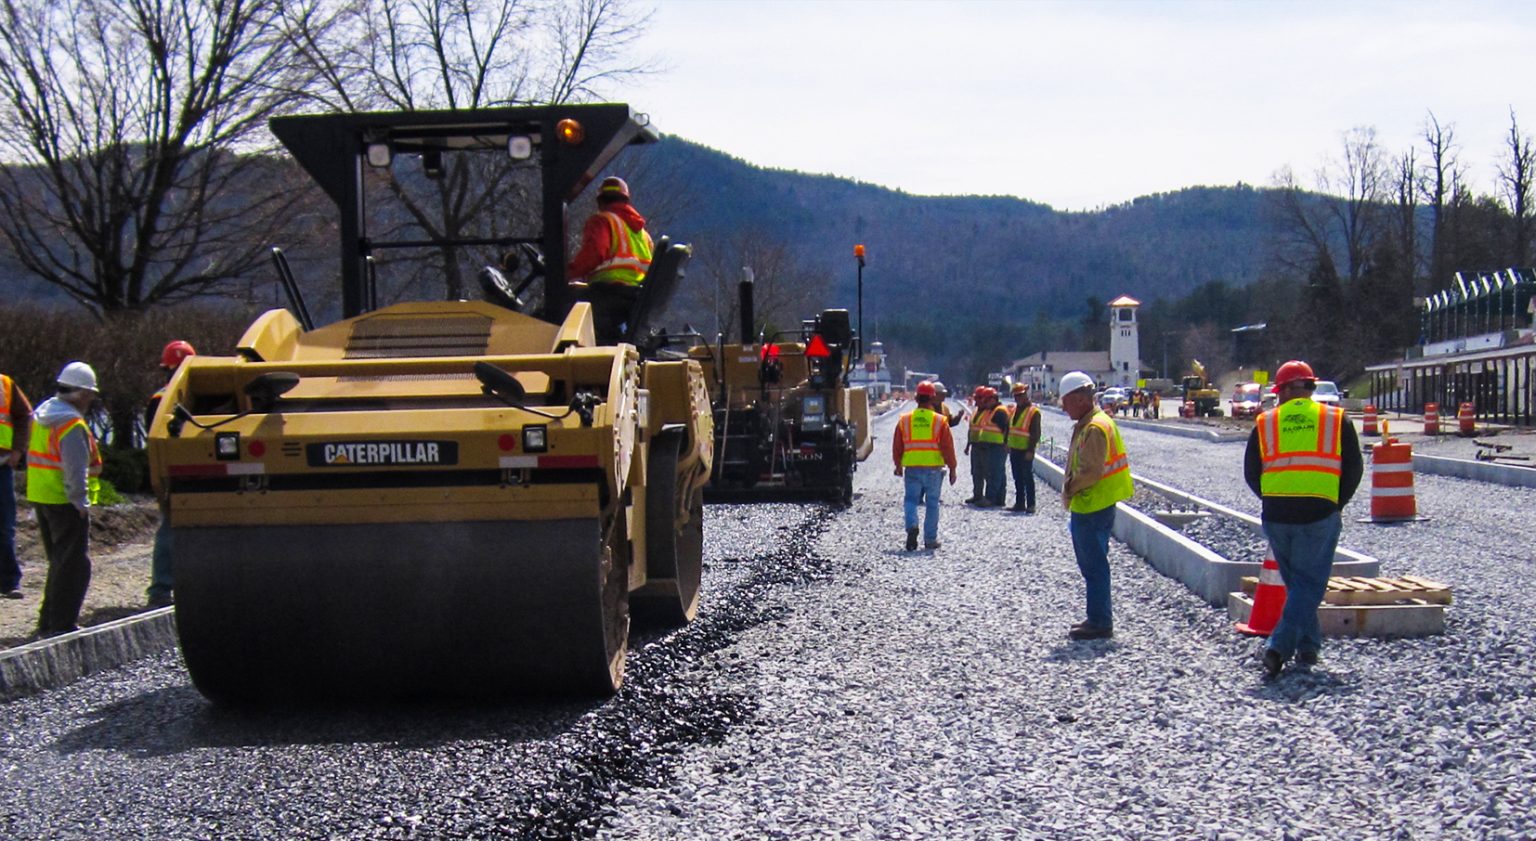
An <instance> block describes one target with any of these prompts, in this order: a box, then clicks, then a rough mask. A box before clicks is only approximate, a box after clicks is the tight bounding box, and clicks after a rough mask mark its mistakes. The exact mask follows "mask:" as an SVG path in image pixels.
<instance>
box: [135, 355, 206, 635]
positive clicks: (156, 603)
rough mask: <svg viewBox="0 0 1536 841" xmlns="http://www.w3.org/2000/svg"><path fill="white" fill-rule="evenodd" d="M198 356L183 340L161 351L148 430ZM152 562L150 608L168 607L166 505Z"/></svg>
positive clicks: (146, 418)
mask: <svg viewBox="0 0 1536 841" xmlns="http://www.w3.org/2000/svg"><path fill="white" fill-rule="evenodd" d="M196 355H197V351H196V350H195V349H193V347H192V345H191V343H190V342H185V341H182V340H181V339H177V340H175V341H173V342H170V343H169V344H167V345H166V346H165V348H164V349H163V350H161V351H160V370H161V371H162V372H164V374H165V385H162V386H160V388H159V389H158V390H156V391H155V393H154V394H152V395H150V398H149V403H148V404H147V405H146V406H145V407H144V428H145V429H148V428H149V427H150V426H151V425H152V424H153V423H154V420H155V412H157V411H159V409H160V401H161V400H162V399H164V397H165V386H166V385H170V382H171V377H174V376H175V375H176V369H177V368H180V367H181V362H182V360H184V359H186V358H187V357H189V356H196ZM149 558H150V560H149V589H148V590H147V591H145V594H144V595H145V598H146V599H147V600H148V603H149V606H150V607H165V606H166V605H169V604H171V603H172V602H173V601H174V600H175V598H174V596H173V594H172V590H173V589H174V587H175V583H176V582H175V576H174V574H173V569H172V563H171V511H170V509H169V508H167V507H166V506H165V504H164V503H161V505H160V526H159V528H157V529H155V549H154V552H153V553H152V554H151V555H150V556H149Z"/></svg>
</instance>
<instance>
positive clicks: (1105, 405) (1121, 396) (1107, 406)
mask: <svg viewBox="0 0 1536 841" xmlns="http://www.w3.org/2000/svg"><path fill="white" fill-rule="evenodd" d="M1129 401H1130V398H1129V397H1127V396H1126V394H1125V389H1123V388H1118V387H1117V388H1106V389H1104V391H1103V392H1101V393H1100V394H1099V407H1100V408H1102V409H1103V410H1104V411H1106V412H1114V411H1117V410H1119V409H1120V408H1121V407H1122V406H1124V405H1125V404H1126V403H1128V402H1129Z"/></svg>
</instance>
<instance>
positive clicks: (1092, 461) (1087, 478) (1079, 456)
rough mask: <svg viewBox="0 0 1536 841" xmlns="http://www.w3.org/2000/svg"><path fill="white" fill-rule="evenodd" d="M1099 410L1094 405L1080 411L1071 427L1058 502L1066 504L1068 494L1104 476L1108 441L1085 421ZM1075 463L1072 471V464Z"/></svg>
mask: <svg viewBox="0 0 1536 841" xmlns="http://www.w3.org/2000/svg"><path fill="white" fill-rule="evenodd" d="M1098 411H1100V410H1099V408H1098V407H1094V408H1093V409H1092V410H1090V411H1089V412H1088V413H1087V414H1085V415H1083V416H1082V418H1080V419H1079V420H1078V421H1077V423H1076V424H1075V425H1074V426H1073V427H1072V446H1071V448H1070V449H1069V450H1067V477H1066V481H1065V482H1064V483H1063V484H1062V486H1061V504H1062V505H1063V506H1070V505H1071V504H1072V497H1074V496H1076V495H1077V493H1078V492H1079V491H1081V490H1083V489H1084V488H1091V487H1093V486H1094V485H1095V484H1097V483H1098V481H1099V480H1100V479H1102V478H1103V477H1104V455H1105V452H1106V451H1108V449H1109V441H1107V440H1106V439H1105V438H1104V431H1103V430H1101V429H1099V428H1098V427H1096V426H1093V425H1091V424H1089V423H1088V422H1089V421H1090V420H1092V419H1093V416H1094V413H1096V412H1098ZM1074 464H1076V465H1078V469H1077V471H1076V472H1074V471H1073V470H1072V465H1074Z"/></svg>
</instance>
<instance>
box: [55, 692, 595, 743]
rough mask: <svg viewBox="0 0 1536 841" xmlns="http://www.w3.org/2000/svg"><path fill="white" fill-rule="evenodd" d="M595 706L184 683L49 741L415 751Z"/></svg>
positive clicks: (539, 725)
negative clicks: (233, 696) (291, 702)
mask: <svg viewBox="0 0 1536 841" xmlns="http://www.w3.org/2000/svg"><path fill="white" fill-rule="evenodd" d="M599 706H601V703H600V702H595V701H580V702H574V701H558V702H551V701H548V700H542V701H541V700H539V699H527V700H519V701H515V702H512V703H510V704H508V703H503V704H499V705H495V706H491V705H489V704H473V703H467V702H466V703H438V704H407V703H398V704H379V705H347V706H318V707H317V706H314V705H308V706H302V707H298V706H295V707H275V708H273V707H269V708H263V709H240V708H235V707H220V706H215V705H214V704H212V703H209V702H208V700H207V699H205V698H203V696H202V695H201V694H199V693H198V691H197V690H196V689H195V688H193V687H192V686H189V685H184V686H173V687H167V688H165V689H157V690H155V691H153V692H146V693H144V694H142V695H137V696H134V697H132V698H128V699H125V700H122V701H119V702H117V703H114V704H108V705H106V706H103V707H100V708H98V709H96V710H94V711H92V713H91V719H92V721H91V723H90V724H88V725H86V726H84V727H81V728H78V729H76V730H74V731H72V732H70V733H67V734H65V735H64V736H63V737H61V738H60V739H59V740H58V742H57V743H56V744H55V746H54V747H55V749H56V750H57V751H58V752H60V753H65V754H69V753H77V752H81V751H91V750H103V749H105V750H116V751H122V752H124V753H132V754H138V755H141V756H166V755H172V754H178V753H182V752H184V751H189V750H199V749H205V748H231V747H276V746H287V745H330V744H388V745H390V746H394V747H398V748H399V749H401V750H417V749H421V748H431V747H435V746H438V745H442V744H447V743H452V742H458V741H465V740H471V741H472V740H485V739H496V740H501V741H510V742H522V741H529V740H535V739H548V738H553V737H556V736H558V735H560V734H561V733H564V732H566V731H568V730H569V729H570V728H571V727H572V726H573V725H574V724H575V723H576V722H577V721H579V720H580V719H581V717H582V716H584V715H586V714H587V713H589V712H591V711H592V710H593V709H596V708H597V707H599Z"/></svg>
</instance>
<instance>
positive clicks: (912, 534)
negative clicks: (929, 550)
mask: <svg viewBox="0 0 1536 841" xmlns="http://www.w3.org/2000/svg"><path fill="white" fill-rule="evenodd" d="M907 551H908V552H916V551H917V529H915V528H911V529H907Z"/></svg>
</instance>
